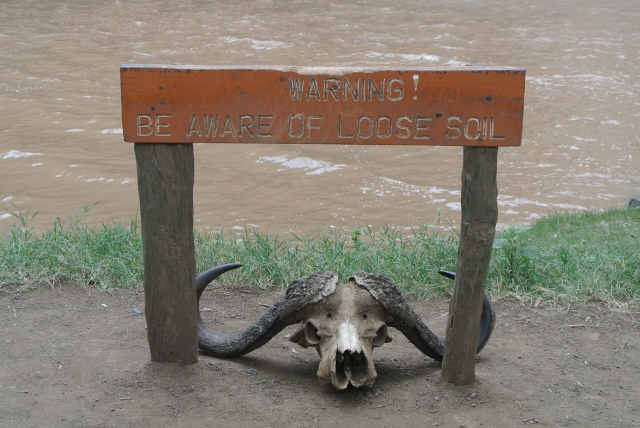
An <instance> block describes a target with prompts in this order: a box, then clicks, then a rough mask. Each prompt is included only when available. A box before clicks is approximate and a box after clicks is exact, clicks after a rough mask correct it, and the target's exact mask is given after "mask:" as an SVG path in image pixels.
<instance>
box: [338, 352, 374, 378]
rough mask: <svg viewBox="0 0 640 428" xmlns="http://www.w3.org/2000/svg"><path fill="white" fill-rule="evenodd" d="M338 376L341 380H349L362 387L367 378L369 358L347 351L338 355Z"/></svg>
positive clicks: (359, 353) (360, 353)
mask: <svg viewBox="0 0 640 428" xmlns="http://www.w3.org/2000/svg"><path fill="white" fill-rule="evenodd" d="M336 375H337V377H338V379H339V380H342V381H344V380H348V381H350V382H351V383H355V384H358V385H361V384H362V382H364V381H365V379H366V377H367V357H365V356H364V354H363V353H362V352H353V353H352V352H351V351H346V352H345V353H341V352H338V353H337V354H336Z"/></svg>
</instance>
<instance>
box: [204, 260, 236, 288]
mask: <svg viewBox="0 0 640 428" xmlns="http://www.w3.org/2000/svg"><path fill="white" fill-rule="evenodd" d="M241 266H242V265H241V264H240V263H228V264H226V265H220V266H216V267H214V268H211V269H209V270H207V271H204V272H202V273H201V274H200V275H198V277H197V278H196V288H197V289H198V290H201V289H204V287H206V286H207V285H208V284H209V283H210V282H211V281H213V280H214V279H216V278H217V277H219V276H220V275H222V274H223V273H225V272H229V271H230V270H233V269H237V268H239V267H241Z"/></svg>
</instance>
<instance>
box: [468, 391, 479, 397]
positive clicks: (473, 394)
mask: <svg viewBox="0 0 640 428" xmlns="http://www.w3.org/2000/svg"><path fill="white" fill-rule="evenodd" d="M477 396H478V393H477V392H472V393H471V395H469V397H471V398H476V397H477Z"/></svg>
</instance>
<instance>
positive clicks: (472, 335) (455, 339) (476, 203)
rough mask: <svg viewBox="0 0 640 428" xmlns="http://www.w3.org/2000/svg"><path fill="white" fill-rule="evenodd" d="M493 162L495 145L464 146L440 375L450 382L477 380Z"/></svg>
mask: <svg viewBox="0 0 640 428" xmlns="http://www.w3.org/2000/svg"><path fill="white" fill-rule="evenodd" d="M497 164H498V148H497V147H487V148H485V147H465V148H464V154H463V164H462V197H461V202H462V225H461V230H460V244H459V246H458V267H457V269H456V280H455V285H454V289H453V296H452V297H451V302H450V304H449V320H448V323H447V336H446V339H445V348H444V358H443V361H442V379H444V380H445V381H447V382H450V383H453V384H455V385H467V384H470V383H472V382H473V381H475V378H476V375H475V361H476V347H477V343H478V332H479V329H480V316H481V314H482V296H483V294H484V282H485V278H486V276H487V270H488V268H489V260H490V259H491V250H492V247H493V238H494V235H495V230H496V222H497V220H498V186H497V183H496V174H497Z"/></svg>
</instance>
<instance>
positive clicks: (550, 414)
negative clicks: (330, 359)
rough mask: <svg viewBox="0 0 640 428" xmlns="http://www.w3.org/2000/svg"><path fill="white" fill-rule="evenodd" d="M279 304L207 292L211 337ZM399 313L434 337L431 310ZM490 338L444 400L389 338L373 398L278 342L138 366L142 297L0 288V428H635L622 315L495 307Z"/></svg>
mask: <svg viewBox="0 0 640 428" xmlns="http://www.w3.org/2000/svg"><path fill="white" fill-rule="evenodd" d="M280 294H281V293H278V292H265V291H262V290H259V289H255V288H233V289H224V288H213V287H212V288H211V289H210V290H207V292H206V293H205V296H204V297H203V305H202V307H204V308H208V309H210V310H209V311H207V312H206V316H207V320H208V323H209V324H210V325H211V326H216V327H217V328H218V329H219V330H221V331H226V332H231V331H237V330H239V329H241V328H244V327H245V326H246V325H247V323H249V322H252V321H253V320H255V319H256V318H257V316H259V314H261V313H262V312H263V311H264V310H265V307H264V305H269V304H271V303H273V302H274V301H275V300H276V299H277V298H278V297H279V296H280ZM411 305H412V306H413V307H414V308H415V310H416V312H417V313H418V314H420V315H421V316H422V317H423V319H424V320H425V322H426V323H427V324H428V325H429V326H430V327H431V328H432V329H433V330H434V331H436V332H437V333H439V334H443V333H444V330H445V322H446V312H447V308H448V304H447V302H446V301H444V300H435V301H412V302H411ZM494 306H495V309H496V312H497V315H498V321H497V324H496V330H495V332H494V335H493V337H492V339H491V340H490V342H489V344H488V345H487V346H486V348H485V349H484V351H483V352H482V353H481V354H480V356H479V358H478V364H477V368H476V372H477V377H478V379H477V381H476V382H475V383H474V384H473V385H471V386H468V387H456V386H452V385H450V384H447V383H445V382H442V381H441V380H440V365H439V363H436V362H434V361H433V360H431V359H429V358H428V357H426V356H424V355H423V354H421V353H420V352H419V351H418V350H417V349H416V348H414V347H413V346H412V345H410V344H409V342H408V341H407V340H405V338H404V337H403V336H402V335H401V334H400V333H399V332H397V331H395V330H391V333H392V336H393V339H394V340H393V342H391V343H389V344H387V345H385V346H383V347H381V348H378V349H376V350H375V351H374V357H375V358H376V360H377V362H376V368H377V370H378V379H377V381H376V383H375V384H374V386H373V387H372V388H365V389H355V388H350V389H347V390H346V391H342V392H339V391H335V390H334V389H333V388H332V387H331V386H322V385H319V384H318V381H317V378H316V375H315V372H316V368H317V367H316V366H317V363H318V356H317V354H316V353H315V350H313V349H302V348H299V347H297V345H294V344H293V343H291V342H289V341H288V340H286V338H285V336H286V335H287V334H290V333H291V332H292V331H293V327H291V328H290V329H287V330H285V331H283V332H282V333H280V334H279V335H278V336H276V337H275V338H274V339H273V340H272V341H271V342H270V343H269V344H267V345H266V346H264V347H263V348H261V349H259V350H257V351H255V352H253V353H251V354H249V355H248V356H245V357H241V358H235V359H229V360H222V359H216V358H212V357H209V356H206V355H201V356H200V361H199V363H198V364H194V365H191V366H186V367H181V366H176V365H163V364H157V363H151V362H150V361H149V350H148V345H147V339H146V331H145V325H146V324H145V318H144V315H136V314H135V313H134V312H133V309H134V308H136V309H138V310H140V311H142V312H144V299H143V295H142V292H141V290H127V291H122V290H121V291H117V292H114V293H111V294H107V293H105V292H102V291H98V290H88V289H83V288H80V287H77V286H73V285H63V286H62V287H61V288H56V289H55V290H54V291H52V290H51V288H48V287H42V288H38V289H36V290H34V291H29V292H18V291H13V290H8V289H2V290H0V332H1V333H0V426H3V427H41V426H56V427H57V426H60V427H130V426H131V427H141V426H184V427H195V426H215V427H217V426H220V427H222V426H225V427H226V426H246V427H253V426H256V427H257V426H260V427H264V426H278V427H284V426H286V427H329V426H348V427H352V428H358V427H378V426H380V427H382V426H385V427H388V426H392V427H429V426H440V427H463V426H464V427H477V426H485V427H512V426H523V425H527V426H528V425H532V424H538V425H542V426H562V427H564V426H579V427H585V426H590V427H591V426H592V427H633V426H638V425H640V416H639V415H640V386H639V383H640V382H639V381H640V324H639V322H638V320H637V319H636V318H635V317H637V314H633V313H623V314H621V313H614V312H611V311H610V310H608V309H606V308H603V307H598V306H593V307H586V308H579V309H573V308H567V307H564V308H557V307H544V305H542V306H538V307H535V308H533V307H526V306H522V305H519V304H518V303H514V302H502V301H501V302H494Z"/></svg>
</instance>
